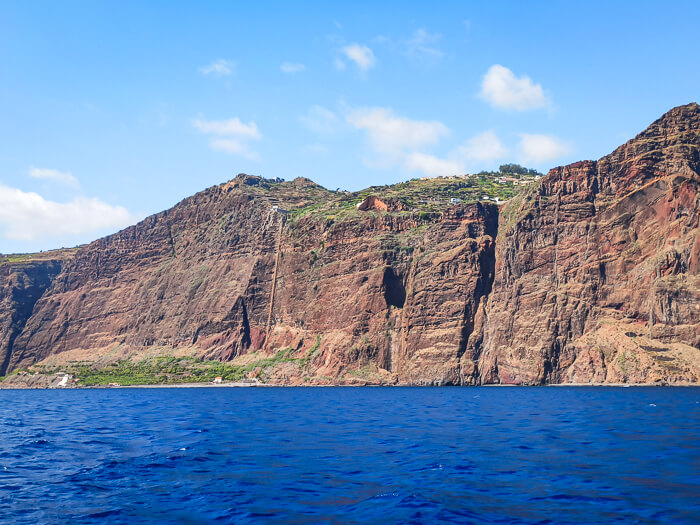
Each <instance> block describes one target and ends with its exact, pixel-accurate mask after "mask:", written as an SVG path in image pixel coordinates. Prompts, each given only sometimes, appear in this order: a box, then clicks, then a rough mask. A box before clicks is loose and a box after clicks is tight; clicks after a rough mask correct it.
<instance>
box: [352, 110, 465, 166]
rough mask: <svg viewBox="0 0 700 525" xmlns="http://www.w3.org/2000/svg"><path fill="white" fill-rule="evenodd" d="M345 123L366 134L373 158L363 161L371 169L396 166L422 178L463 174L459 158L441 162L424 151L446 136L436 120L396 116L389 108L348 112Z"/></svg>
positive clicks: (441, 160) (442, 126) (445, 132)
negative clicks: (424, 175)
mask: <svg viewBox="0 0 700 525" xmlns="http://www.w3.org/2000/svg"><path fill="white" fill-rule="evenodd" d="M346 120H347V122H348V123H349V124H350V125H351V126H353V127H354V128H355V129H358V130H362V131H364V132H365V133H366V135H367V139H368V142H369V145H370V147H371V148H372V149H373V150H374V151H375V152H376V154H377V157H376V158H374V159H370V160H366V161H365V162H366V163H367V164H368V165H370V166H373V167H379V168H388V167H392V166H400V167H401V168H403V169H404V170H406V171H409V172H415V171H420V172H422V173H425V174H426V175H431V176H437V175H455V174H457V173H460V172H463V165H462V164H463V163H462V162H461V160H460V159H453V158H450V159H441V158H439V157H436V156H435V155H432V154H430V153H428V152H426V151H425V149H426V148H429V147H431V146H434V145H436V144H438V143H439V142H440V140H441V139H442V138H443V137H446V136H447V135H448V134H449V129H447V126H445V125H444V124H443V123H442V122H439V121H437V120H414V119H410V118H406V117H401V116H397V115H395V114H394V112H393V111H392V110H391V109H389V108H381V107H378V108H359V109H355V110H352V111H350V112H349V113H348V114H347V116H346Z"/></svg>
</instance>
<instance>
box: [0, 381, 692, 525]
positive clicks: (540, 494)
mask: <svg viewBox="0 0 700 525" xmlns="http://www.w3.org/2000/svg"><path fill="white" fill-rule="evenodd" d="M0 444H1V451H0V522H1V523H27V524H30V523H31V524H34V523H64V522H66V521H71V522H73V523H100V524H102V523H245V522H269V523H275V522H290V523H311V522H313V523H316V522H384V523H396V522H415V523H432V522H438V521H442V522H459V523H469V522H477V523H479V522H490V523H536V522H542V523H548V522H552V523H566V522H587V523H591V522H600V523H610V522H615V521H619V522H624V523H633V522H640V523H652V522H659V521H662V522H673V523H693V522H694V523H698V522H700V388H634V387H633V388H582V387H580V388H566V387H563V388H306V389H303V388H207V389H196V388H191V389H135V388H132V389H129V388H120V389H110V390H103V389H90V390H60V391H59V390H43V391H42V390H33V391H32V390H29V391H26V390H25V391H8V390H0Z"/></svg>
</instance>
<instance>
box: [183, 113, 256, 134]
mask: <svg viewBox="0 0 700 525" xmlns="http://www.w3.org/2000/svg"><path fill="white" fill-rule="evenodd" d="M192 125H193V126H194V127H195V128H197V129H198V130H199V131H201V132H202V133H210V134H214V135H239V136H243V137H249V138H251V139H259V138H260V137H261V135H260V131H259V130H258V125H257V124H256V123H255V122H253V121H252V120H251V121H250V122H249V123H248V124H245V123H244V122H241V120H240V119H239V118H238V117H235V118H232V119H228V120H194V121H192Z"/></svg>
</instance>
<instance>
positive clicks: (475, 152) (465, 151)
mask: <svg viewBox="0 0 700 525" xmlns="http://www.w3.org/2000/svg"><path fill="white" fill-rule="evenodd" d="M454 154H455V155H456V156H458V157H459V158H463V159H464V160H466V161H470V162H472V161H475V162H489V161H493V160H496V159H501V158H503V157H505V156H506V155H507V154H508V149H507V148H506V147H505V146H504V145H503V143H501V141H500V139H499V138H498V137H497V136H496V134H495V133H494V132H493V131H484V132H483V133H481V134H479V135H477V136H475V137H472V138H470V139H468V140H466V141H465V142H464V144H462V145H461V146H459V147H458V148H457V149H456V150H455V152H454Z"/></svg>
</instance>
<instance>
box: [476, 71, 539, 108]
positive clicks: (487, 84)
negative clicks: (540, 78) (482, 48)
mask: <svg viewBox="0 0 700 525" xmlns="http://www.w3.org/2000/svg"><path fill="white" fill-rule="evenodd" d="M481 97H482V98H483V99H485V100H486V101H487V102H489V103H490V104H491V105H492V106H494V107H497V108H502V109H515V110H518V111H523V110H526V109H537V108H544V107H547V106H548V105H549V104H550V102H549V100H548V99H547V97H546V96H545V95H544V92H543V90H542V86H541V85H540V84H534V83H533V82H532V80H531V79H530V77H527V76H524V75H523V76H521V77H516V76H515V75H514V74H513V72H512V71H511V70H510V69H508V68H507V67H503V66H501V65H499V64H494V65H493V66H491V67H490V68H489V70H488V71H487V72H486V74H485V75H484V78H483V81H482V84H481Z"/></svg>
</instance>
